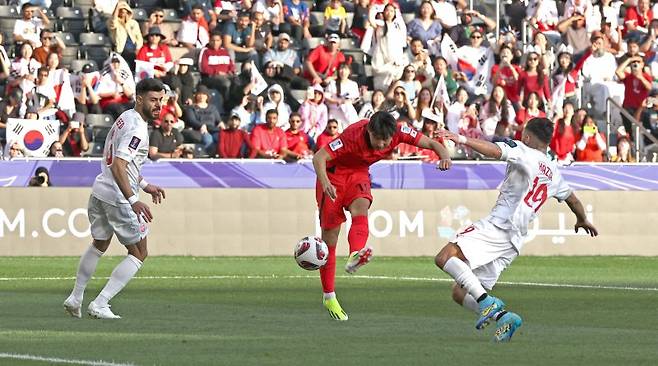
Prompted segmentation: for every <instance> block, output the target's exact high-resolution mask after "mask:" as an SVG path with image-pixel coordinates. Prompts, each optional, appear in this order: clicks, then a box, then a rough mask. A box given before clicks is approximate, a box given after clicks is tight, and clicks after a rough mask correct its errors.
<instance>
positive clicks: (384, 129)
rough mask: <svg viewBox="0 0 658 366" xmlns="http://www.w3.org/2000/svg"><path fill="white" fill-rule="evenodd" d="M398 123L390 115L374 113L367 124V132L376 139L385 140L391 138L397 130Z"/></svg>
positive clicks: (380, 112)
mask: <svg viewBox="0 0 658 366" xmlns="http://www.w3.org/2000/svg"><path fill="white" fill-rule="evenodd" d="M397 126H398V122H397V121H396V120H395V117H393V115H392V114H390V113H388V112H384V111H379V112H375V114H373V115H372V117H370V122H368V130H369V131H370V132H372V134H373V135H375V136H376V137H378V138H382V139H387V138H390V137H393V135H394V134H395V131H396V130H397Z"/></svg>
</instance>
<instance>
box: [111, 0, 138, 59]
mask: <svg viewBox="0 0 658 366" xmlns="http://www.w3.org/2000/svg"><path fill="white" fill-rule="evenodd" d="M107 28H108V29H109V31H110V38H111V39H112V44H114V49H115V50H116V51H117V52H118V53H119V54H121V57H123V58H124V60H126V62H127V63H128V66H129V67H130V70H135V57H136V55H137V50H139V49H140V48H142V44H143V43H144V40H143V39H142V31H141V30H140V29H139V23H137V21H136V20H135V19H133V11H132V9H131V8H130V5H128V3H127V2H125V1H123V0H121V1H119V3H118V4H117V7H116V8H115V9H114V13H112V18H110V19H109V20H108V21H107Z"/></svg>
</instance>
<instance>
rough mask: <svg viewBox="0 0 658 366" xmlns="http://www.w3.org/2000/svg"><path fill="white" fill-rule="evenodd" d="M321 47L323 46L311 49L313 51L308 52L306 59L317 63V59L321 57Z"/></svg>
mask: <svg viewBox="0 0 658 366" xmlns="http://www.w3.org/2000/svg"><path fill="white" fill-rule="evenodd" d="M320 47H322V46H318V47H316V48H315V49H314V50H313V51H311V53H309V54H308V57H307V58H306V59H307V60H308V62H310V63H311V64H315V61H317V59H318V58H319V57H320ZM316 71H317V70H316Z"/></svg>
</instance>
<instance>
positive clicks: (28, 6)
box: [21, 2, 34, 11]
mask: <svg viewBox="0 0 658 366" xmlns="http://www.w3.org/2000/svg"><path fill="white" fill-rule="evenodd" d="M33 6H34V5H32V4H31V3H29V2H27V3H25V4H23V5H22V6H21V11H23V10H25V9H26V8H31V7H33Z"/></svg>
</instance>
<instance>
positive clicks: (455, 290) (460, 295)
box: [452, 282, 480, 314]
mask: <svg viewBox="0 0 658 366" xmlns="http://www.w3.org/2000/svg"><path fill="white" fill-rule="evenodd" d="M452 300H453V301H454V302H456V303H457V304H459V305H461V306H463V307H464V308H466V309H467V310H471V311H473V312H474V313H476V314H478V313H479V312H480V306H479V305H478V302H477V300H475V299H474V298H473V296H471V294H469V293H468V292H467V291H466V289H464V288H463V287H461V285H459V284H458V283H456V282H455V283H454V284H453V285H452Z"/></svg>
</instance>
